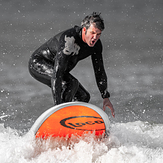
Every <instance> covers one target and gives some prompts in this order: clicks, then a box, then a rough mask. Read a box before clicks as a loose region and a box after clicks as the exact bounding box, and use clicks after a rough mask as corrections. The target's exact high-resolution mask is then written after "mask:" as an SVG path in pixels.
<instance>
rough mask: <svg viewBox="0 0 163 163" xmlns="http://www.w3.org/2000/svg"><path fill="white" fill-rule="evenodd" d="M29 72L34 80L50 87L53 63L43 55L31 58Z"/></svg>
mask: <svg viewBox="0 0 163 163" xmlns="http://www.w3.org/2000/svg"><path fill="white" fill-rule="evenodd" d="M29 72H30V74H31V76H33V77H34V78H35V79H36V80H38V81H40V82H41V83H43V84H46V85H47V86H49V87H51V78H52V74H53V63H52V62H50V61H48V60H46V59H44V58H43V57H38V58H37V57H35V58H31V59H30V61H29Z"/></svg>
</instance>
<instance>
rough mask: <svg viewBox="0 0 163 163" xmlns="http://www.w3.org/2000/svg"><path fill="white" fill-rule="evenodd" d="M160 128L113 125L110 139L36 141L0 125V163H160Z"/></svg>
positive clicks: (162, 149)
mask: <svg viewBox="0 0 163 163" xmlns="http://www.w3.org/2000/svg"><path fill="white" fill-rule="evenodd" d="M162 128H163V125H150V124H148V123H145V122H140V121H139V122H132V123H115V124H112V125H111V135H110V137H109V138H107V139H104V140H101V141H98V140H95V139H94V136H93V135H89V136H88V137H86V138H85V139H84V138H82V139H81V138H72V139H70V140H69V141H67V140H64V139H59V138H56V139H49V140H46V141H41V140H37V141H35V140H34V138H33V135H32V134H27V135H25V136H20V134H19V132H18V131H17V130H14V129H11V128H4V126H3V124H0V144H1V148H0V162H1V163H8V162H9V163H46V162H47V163H54V162H57V163H72V162H73V163H83V162H86V163H108V162H111V163H114V162H116V163H138V162H140V163H142V162H146V163H160V162H161V161H162V159H163V145H162V144H163V140H162V136H163V130H162Z"/></svg>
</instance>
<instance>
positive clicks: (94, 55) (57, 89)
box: [29, 26, 110, 105]
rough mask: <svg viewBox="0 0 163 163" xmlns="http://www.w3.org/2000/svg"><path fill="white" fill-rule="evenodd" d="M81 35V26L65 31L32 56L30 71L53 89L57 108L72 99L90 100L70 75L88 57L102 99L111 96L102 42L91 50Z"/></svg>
mask: <svg viewBox="0 0 163 163" xmlns="http://www.w3.org/2000/svg"><path fill="white" fill-rule="evenodd" d="M81 33H82V29H81V27H78V26H75V27H74V28H71V29H68V30H66V31H63V32H61V33H59V34H58V35H56V36H54V37H52V38H51V39H50V40H48V41H47V42H46V43H44V44H43V45H42V46H41V47H39V48H38V49H37V50H36V51H35V52H34V53H33V54H32V55H31V57H30V60H29V72H30V73H31V75H32V76H33V77H34V78H35V79H37V80H38V81H40V82H42V83H44V84H46V85H48V86H49V87H51V89H52V94H53V98H54V103H55V105H56V104H60V103H63V102H69V101H72V100H77V101H83V102H88V101H89V100H90V94H89V93H88V92H87V91H86V90H85V89H84V87H83V86H82V85H81V84H80V83H79V81H78V80H77V79H76V78H75V77H74V76H72V75H71V74H70V71H71V70H72V69H73V68H74V67H75V65H76V64H77V63H78V61H80V60H82V59H84V58H86V57H88V56H91V59H92V63H93V68H94V72H95V77H96V82H97V85H98V88H99V90H100V92H101V96H102V98H107V97H110V94H109V92H108V91H107V77H106V73H105V70H104V66H103V59H102V44H101V41H100V39H99V40H98V41H97V42H96V44H95V45H94V47H89V46H88V45H87V44H86V43H85V42H83V41H82V35H81Z"/></svg>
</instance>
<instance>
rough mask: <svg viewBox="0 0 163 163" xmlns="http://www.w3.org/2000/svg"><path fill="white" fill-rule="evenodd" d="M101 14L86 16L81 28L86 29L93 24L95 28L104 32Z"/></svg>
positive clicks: (94, 13)
mask: <svg viewBox="0 0 163 163" xmlns="http://www.w3.org/2000/svg"><path fill="white" fill-rule="evenodd" d="M100 14H101V13H97V12H93V13H92V14H90V15H87V16H86V17H85V18H84V19H83V21H82V22H81V26H82V28H83V27H85V28H86V29H88V28H89V27H90V25H91V24H94V25H95V27H96V28H98V29H99V30H101V31H103V30H104V28H105V27H104V20H103V19H102V17H101V16H100Z"/></svg>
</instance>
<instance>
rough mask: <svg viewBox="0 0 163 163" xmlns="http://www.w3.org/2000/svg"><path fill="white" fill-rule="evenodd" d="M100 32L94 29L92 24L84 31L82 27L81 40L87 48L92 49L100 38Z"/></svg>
mask: <svg viewBox="0 0 163 163" xmlns="http://www.w3.org/2000/svg"><path fill="white" fill-rule="evenodd" d="M101 33H102V31H101V30H99V29H98V28H96V27H94V25H93V24H91V25H90V27H89V28H88V29H87V30H86V28H85V27H84V28H83V30H82V39H83V41H84V42H85V43H87V44H88V46H90V47H93V46H94V45H95V43H96V42H97V40H98V39H99V38H100V36H101Z"/></svg>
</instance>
